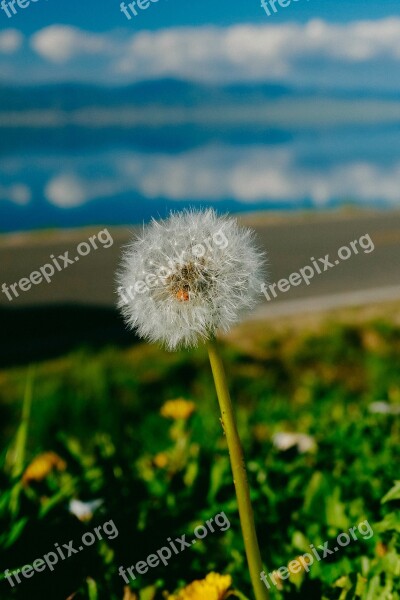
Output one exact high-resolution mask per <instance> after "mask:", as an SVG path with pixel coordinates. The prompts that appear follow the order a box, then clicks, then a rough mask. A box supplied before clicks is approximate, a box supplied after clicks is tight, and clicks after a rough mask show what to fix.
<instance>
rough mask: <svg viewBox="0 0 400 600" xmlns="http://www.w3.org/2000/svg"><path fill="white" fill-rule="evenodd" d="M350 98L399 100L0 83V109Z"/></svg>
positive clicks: (238, 89)
mask: <svg viewBox="0 0 400 600" xmlns="http://www.w3.org/2000/svg"><path fill="white" fill-rule="evenodd" d="M294 97H301V98H316V97H317V98H324V97H329V98H351V99H357V98H362V99H367V98H377V99H388V100H398V99H400V96H399V94H395V93H383V92H382V93H379V94H373V93H366V92H365V91H363V90H360V91H353V92H343V91H335V92H332V90H329V91H328V90H324V89H313V88H295V87H289V86H286V85H282V84H279V83H260V84H254V83H252V84H237V85H228V86H218V85H208V84H200V83H194V82H188V81H180V80H176V79H160V80H154V81H143V82H139V83H135V84H133V85H129V86H126V87H101V86H96V85H84V84H76V83H70V84H56V85H55V84H51V85H50V84H48V85H41V86H33V87H29V86H26V87H7V86H4V85H0V111H10V110H17V111H22V110H35V109H36V110H38V109H49V108H52V109H59V110H64V111H71V110H77V109H80V108H82V107H86V106H94V105H95V106H97V107H102V106H104V107H107V108H113V107H119V106H137V107H148V106H157V105H158V106H159V105H161V106H166V107H168V106H169V107H171V106H172V107H173V106H177V107H178V106H179V107H180V106H183V107H196V106H204V105H213V106H232V105H241V104H246V105H247V106H249V105H250V106H251V105H257V106H258V105H260V104H261V103H262V102H265V101H267V100H276V99H279V98H294Z"/></svg>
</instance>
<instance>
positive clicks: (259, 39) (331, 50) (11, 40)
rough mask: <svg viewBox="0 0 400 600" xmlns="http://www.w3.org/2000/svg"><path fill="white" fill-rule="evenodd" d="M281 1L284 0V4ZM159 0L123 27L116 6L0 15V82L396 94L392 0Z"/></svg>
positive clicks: (396, 16) (397, 37) (398, 28)
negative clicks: (161, 81) (180, 83)
mask: <svg viewBox="0 0 400 600" xmlns="http://www.w3.org/2000/svg"><path fill="white" fill-rule="evenodd" d="M287 1H289V0H287ZM277 8H278V10H277V12H276V14H275V13H272V14H271V15H270V16H267V14H266V12H265V10H264V9H263V8H262V7H261V5H260V0H239V1H238V0H236V1H234V2H232V1H231V2H227V1H226V0H219V1H218V2H217V1H215V0H201V2H200V1H197V2H188V0H158V2H156V3H155V2H153V3H151V4H150V6H149V8H148V9H147V10H139V9H138V15H137V16H136V17H135V16H133V17H132V18H131V20H128V19H127V18H126V16H124V14H123V13H122V12H121V10H120V1H119V0H105V1H103V2H101V1H100V0H97V2H96V1H95V0H85V1H84V2H82V1H81V0H79V2H78V0H72V1H71V0H68V1H66V0H64V1H62V0H61V1H58V2H57V1H56V0H36V2H31V4H30V5H29V6H28V7H27V8H25V9H20V8H18V11H17V14H15V15H13V16H12V17H11V18H7V15H6V13H5V11H1V12H0V82H1V83H3V84H35V83H48V82H60V81H63V82H65V81H78V82H92V83H97V84H104V85H124V84H129V83H132V82H136V81H140V80H144V79H157V78H165V77H173V78H179V79H186V80H193V79H195V80H198V81H201V82H205V83H237V82H239V83H240V82H264V81H279V82H283V83H287V84H291V85H295V86H300V87H302V86H303V87H307V86H317V87H318V86H319V87H328V88H329V87H331V88H339V89H348V88H350V89H351V88H362V89H366V88H368V89H373V90H379V89H383V90H390V91H396V92H397V91H398V90H399V91H400V69H399V68H398V67H399V61H400V7H399V4H398V0H385V1H384V2H376V1H374V2H373V1H371V0H362V1H361V0H347V1H344V0H336V1H334V0H319V1H318V0H296V1H295V0H292V1H291V3H290V4H289V5H288V6H287V7H285V8H283V7H280V6H279V5H277Z"/></svg>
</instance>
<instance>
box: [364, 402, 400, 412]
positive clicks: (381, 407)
mask: <svg viewBox="0 0 400 600" xmlns="http://www.w3.org/2000/svg"><path fill="white" fill-rule="evenodd" d="M368 409H369V412H371V413H375V414H381V415H400V405H398V404H389V403H388V402H384V401H383V400H382V401H380V402H372V403H371V404H370V405H369V407H368Z"/></svg>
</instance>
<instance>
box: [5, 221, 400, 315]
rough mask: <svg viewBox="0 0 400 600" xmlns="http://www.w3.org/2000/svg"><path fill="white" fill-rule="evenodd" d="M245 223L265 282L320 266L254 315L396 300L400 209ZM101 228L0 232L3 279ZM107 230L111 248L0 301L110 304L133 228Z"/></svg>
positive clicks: (20, 273) (29, 269)
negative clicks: (254, 236)
mask: <svg viewBox="0 0 400 600" xmlns="http://www.w3.org/2000/svg"><path fill="white" fill-rule="evenodd" d="M244 222H245V223H246V224H251V225H252V226H254V227H255V228H256V230H257V233H258V236H259V241H260V245H261V246H262V247H264V248H265V249H266V250H267V252H268V257H269V283H271V284H273V283H276V284H277V283H278V282H279V281H280V280H281V279H288V278H289V276H290V275H291V274H292V273H296V272H299V271H300V269H301V268H303V267H305V266H307V265H308V266H312V262H313V261H312V257H313V258H314V259H315V260H316V261H317V264H318V265H319V266H320V269H321V270H322V273H321V274H316V275H315V276H314V277H313V278H312V279H311V280H310V284H309V285H306V283H305V282H304V281H301V283H300V285H297V286H291V287H290V289H288V290H287V291H282V290H285V289H286V288H287V287H288V284H285V283H282V282H281V284H280V287H281V291H280V290H279V288H278V286H277V285H276V286H275V287H274V288H273V289H274V291H275V293H276V294H277V297H276V298H274V295H273V292H272V291H271V290H270V291H269V292H268V293H269V296H270V298H271V300H270V301H269V302H268V301H267V300H265V303H264V305H263V306H262V307H261V308H260V309H259V310H258V312H257V313H256V315H258V316H263V317H267V316H275V315H277V314H289V313H292V314H293V313H296V312H298V313H300V312H303V311H307V310H312V311H314V310H318V309H319V308H324V307H326V308H331V307H335V306H346V305H352V304H353V305H354V304H363V303H369V302H374V301H379V300H393V299H398V298H399V299H400V260H399V259H400V211H396V212H387V213H373V212H369V213H358V212H354V213H351V212H348V213H344V212H342V213H335V214H321V215H306V214H305V215H302V216H293V215H288V214H285V215H281V216H279V215H268V214H266V213H264V214H261V215H254V216H248V217H246V218H245V219H244ZM99 229H101V228H99V227H98V228H91V229H85V230H75V231H72V232H66V231H64V232H58V233H57V232H54V233H48V234H44V233H40V234H35V235H32V234H30V235H28V236H25V235H20V236H15V235H14V236H2V237H0V285H1V284H2V283H3V282H6V283H7V284H8V285H9V284H12V283H14V282H16V281H19V280H20V279H21V278H23V277H28V276H29V275H30V273H31V272H32V271H36V270H38V268H40V267H41V266H42V265H43V264H45V263H46V262H48V261H49V256H50V255H51V254H53V255H55V256H58V255H60V254H63V253H64V252H65V251H67V250H69V252H70V256H72V257H75V256H76V247H77V245H78V244H79V243H80V242H83V241H85V240H87V239H88V237H89V236H90V235H93V234H94V233H97V232H98V231H99ZM109 231H110V232H111V234H112V236H113V239H114V244H113V246H112V247H110V248H108V249H105V248H103V247H99V248H98V249H97V250H96V251H94V250H92V251H91V253H90V254H89V255H88V256H86V257H80V259H79V261H78V262H74V264H71V265H69V266H68V268H66V269H65V270H62V271H61V272H56V274H55V275H54V277H53V279H52V282H51V283H50V284H48V283H41V284H40V285H36V286H32V289H30V290H29V291H26V292H21V291H20V292H19V294H20V295H19V297H18V298H14V299H13V301H12V302H10V301H9V300H8V299H7V297H6V295H5V294H4V293H1V294H0V305H1V306H8V307H14V306H15V307H22V306H25V307H26V306H32V305H33V306H37V305H40V304H42V305H43V304H48V303H52V304H54V303H55V304H57V303H63V304H65V303H67V302H71V303H81V304H86V305H97V306H112V305H113V303H114V302H115V295H114V292H113V289H114V273H115V270H116V268H117V265H118V261H119V256H120V249H121V246H123V245H124V244H125V243H126V242H127V241H128V239H129V237H130V235H131V231H132V228H131V229H130V230H129V229H128V228H110V229H109ZM366 235H368V236H369V237H370V239H371V240H372V242H373V244H374V250H373V251H372V252H365V251H364V249H363V248H361V247H360V244H358V245H357V246H356V247H357V249H358V254H355V252H354V251H352V249H351V242H354V241H355V240H359V239H360V238H361V237H362V236H366ZM363 243H364V246H365V250H369V249H370V248H371V245H370V244H369V238H365V237H364V238H363ZM342 246H347V247H348V248H349V251H350V252H351V255H350V257H349V258H348V259H347V260H341V259H340V258H339V257H338V250H339V248H340V247H342ZM328 254H329V257H328V259H327V260H328V261H329V263H330V264H332V265H333V266H332V267H328V264H327V263H326V262H325V265H326V267H324V262H323V261H320V260H319V259H320V258H324V257H325V256H326V255H328ZM344 255H346V251H345V250H344V251H342V256H344ZM336 261H338V264H335V263H336ZM324 268H326V269H327V270H325V271H324ZM314 271H316V269H315V267H314ZM307 272H308V273H310V271H307ZM293 277H294V276H293ZM293 281H295V282H298V279H296V277H294V279H293ZM267 291H268V290H267Z"/></svg>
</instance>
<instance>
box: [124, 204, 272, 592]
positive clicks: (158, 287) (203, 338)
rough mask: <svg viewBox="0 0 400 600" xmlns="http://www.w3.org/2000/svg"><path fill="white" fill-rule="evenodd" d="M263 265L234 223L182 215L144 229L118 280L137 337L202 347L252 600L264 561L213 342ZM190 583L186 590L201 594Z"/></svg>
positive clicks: (203, 214) (256, 293)
mask: <svg viewBox="0 0 400 600" xmlns="http://www.w3.org/2000/svg"><path fill="white" fill-rule="evenodd" d="M263 259H264V256H263V253H262V252H260V251H259V250H258V249H257V247H256V245H255V243H254V239H253V232H252V231H251V230H249V229H246V228H243V227H240V226H239V225H238V223H237V221H236V220H235V219H233V218H231V217H227V216H223V217H219V216H217V214H216V213H215V211H214V210H211V209H207V210H200V211H195V210H186V211H183V212H177V213H172V214H171V216H170V217H169V218H168V219H166V220H163V221H160V222H157V221H155V220H153V221H152V222H151V223H150V225H149V226H147V227H146V228H144V230H143V233H142V234H141V235H140V236H138V237H137V238H136V239H135V240H134V241H133V242H132V243H131V244H130V245H129V246H128V247H127V249H126V251H125V252H124V256H123V263H122V267H121V270H120V272H119V273H118V276H117V282H118V285H119V287H118V292H119V303H118V306H119V307H120V309H121V311H122V313H123V315H124V317H125V320H126V323H127V324H128V326H129V327H131V328H132V329H135V330H136V331H137V333H138V334H139V335H140V336H141V337H143V338H145V339H146V340H148V341H151V342H161V343H162V344H164V345H165V346H166V347H167V348H168V349H169V350H175V349H176V348H180V347H190V346H196V345H198V344H199V343H200V342H206V343H207V347H208V353H209V358H210V364H211V369H212V373H213V376H214V382H215V387H216V392H217V396H218V401H219V405H220V410H221V416H222V419H221V421H222V426H223V429H224V433H225V437H226V441H227V445H228V450H229V455H230V460H231V467H232V473H233V480H234V484H235V490H236V497H237V502H238V509H239V516H240V522H241V526H242V533H243V539H244V545H245V549H246V556H247V562H248V565H249V571H250V577H251V582H252V585H253V589H254V594H255V597H256V600H265V599H267V598H268V592H267V590H266V587H265V586H264V584H263V583H262V581H261V579H260V573H261V571H262V561H261V556H260V550H259V546H258V540H257V535H256V530H255V525H254V517H253V510H252V506H251V501H250V490H249V485H248V481H247V474H246V467H245V461H244V456H243V450H242V446H241V441H240V438H239V434H238V431H237V427H236V422H235V417H234V412H233V407H232V403H231V399H230V395H229V390H228V384H227V380H226V375H225V370H224V366H223V363H222V359H221V356H220V352H219V348H218V345H217V342H216V335H217V333H218V332H227V331H229V329H230V328H231V326H232V325H233V324H235V323H237V322H239V321H240V319H241V318H242V316H243V315H244V314H245V313H246V311H248V310H250V309H251V308H253V307H254V306H255V305H256V303H257V301H258V300H259V299H260V298H261V285H262V282H263V270H264V269H263V263H264V260H263ZM206 581H207V579H206ZM194 583H196V586H195V588H190V590H191V589H195V590H201V585H200V583H199V582H194ZM193 585H194V584H193ZM202 585H205V584H202ZM199 586H200V587H199ZM190 590H189V592H187V593H186V595H183V596H182V595H181V596H178V599H179V600H181V599H182V600H186V599H187V600H189V598H190V600H192V599H193V600H200V599H201V600H203V599H204V600H205V599H206V598H207V600H214V599H215V600H221V598H223V597H224V596H223V595H222V596H221V593H220V595H218V594H217V595H216V593H214V592H213V593H212V594H211V592H210V594H209V595H207V592H204V593H203V595H199V594H201V593H202V592H201V591H199V592H198V594H197V595H194V593H193V594H192V595H189V594H190V593H192V592H191V591H190ZM172 598H173V597H172Z"/></svg>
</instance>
